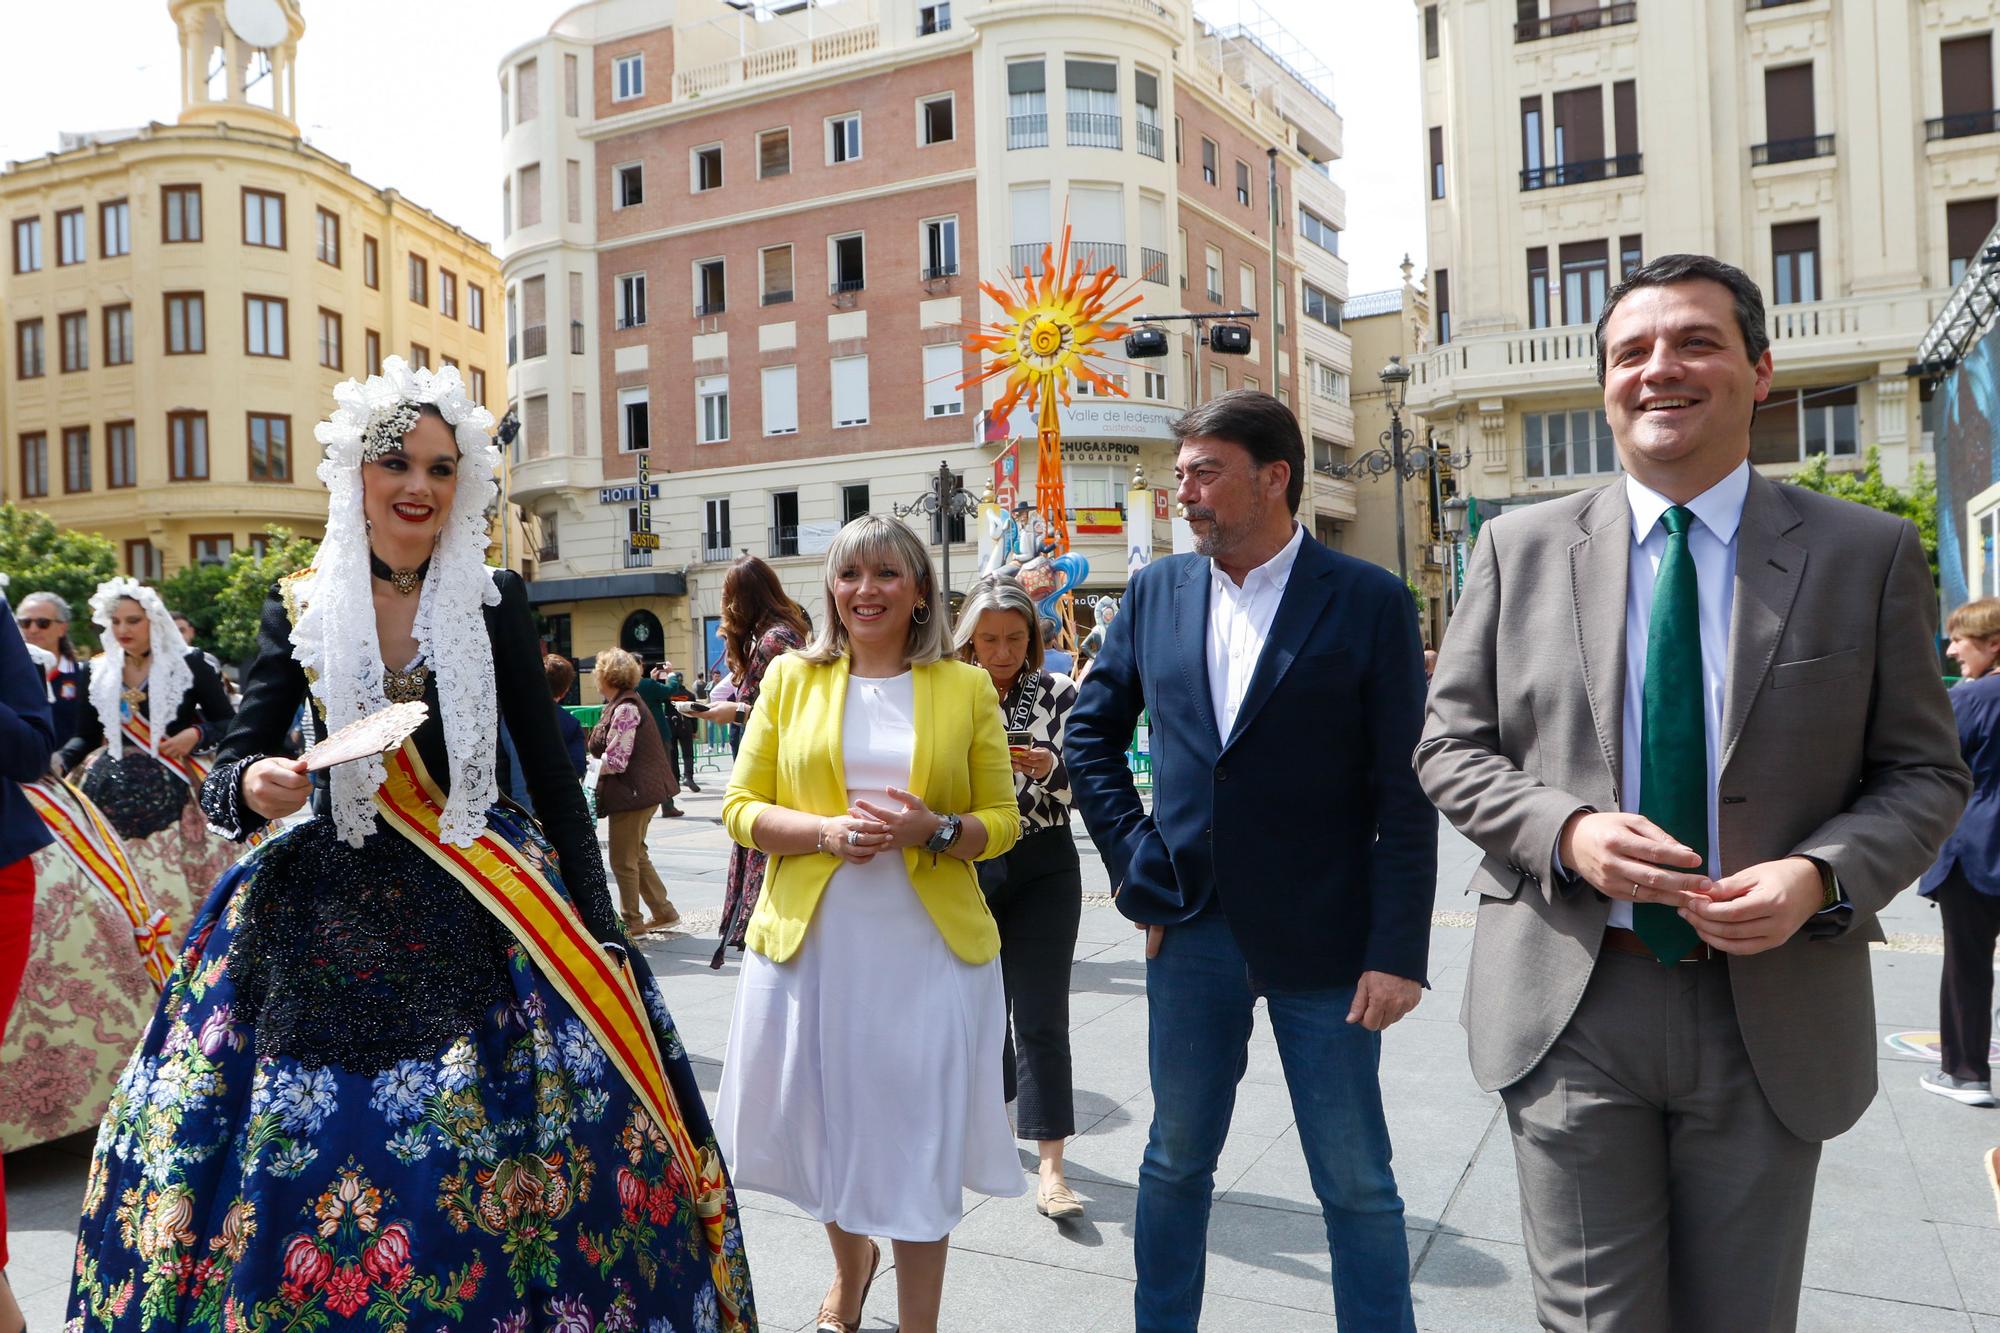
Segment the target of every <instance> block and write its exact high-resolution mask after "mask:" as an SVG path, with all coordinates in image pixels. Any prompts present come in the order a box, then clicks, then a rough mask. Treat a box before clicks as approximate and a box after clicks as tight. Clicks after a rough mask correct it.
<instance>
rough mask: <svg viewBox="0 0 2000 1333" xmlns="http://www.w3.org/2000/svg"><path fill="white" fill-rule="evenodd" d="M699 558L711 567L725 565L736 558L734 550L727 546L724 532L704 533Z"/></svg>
mask: <svg viewBox="0 0 2000 1333" xmlns="http://www.w3.org/2000/svg"><path fill="white" fill-rule="evenodd" d="M701 558H702V559H703V560H705V561H707V562H708V563H709V564H711V565H719V564H725V563H727V562H728V561H731V560H734V559H735V558H736V548H735V547H733V546H731V545H730V544H729V534H728V533H726V532H705V533H703V534H702V538H701Z"/></svg>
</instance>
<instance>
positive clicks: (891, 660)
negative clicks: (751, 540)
mask: <svg viewBox="0 0 2000 1333" xmlns="http://www.w3.org/2000/svg"><path fill="white" fill-rule="evenodd" d="M826 602H827V614H826V616H825V618H824V621H823V623H822V627H821V628H820V629H819V630H818V632H817V633H816V634H815V636H814V638H813V641H812V642H811V643H810V644H809V645H807V646H806V647H805V648H804V649H801V650H800V651H798V652H794V653H790V654H787V655H785V656H783V657H780V658H779V659H778V660H777V661H776V662H774V663H772V664H771V667H770V670H769V671H768V672H767V673H766V674H765V676H764V679H763V685H762V690H761V692H760V693H759V696H758V700H757V706H756V708H755V709H754V710H753V711H752V712H751V714H750V722H749V726H748V728H747V729H746V731H745V734H744V737H743V749H742V752H741V753H740V755H739V756H738V757H737V761H736V769H735V772H734V774H733V775H732V777H731V779H730V784H729V791H728V794H727V795H726V796H725V797H724V798H723V820H724V822H725V823H726V824H727V825H728V827H729V835H730V836H731V837H732V838H734V839H735V840H736V841H737V842H739V843H742V844H745V845H747V846H753V847H756V848H758V849H759V850H761V851H763V852H765V853H766V854H767V855H768V856H769V858H770V861H769V867H768V869H767V870H766V872H765V879H764V886H763V892H762V893H761V894H760V895H759V897H758V899H757V907H756V911H755V912H754V913H753V914H752V916H751V918H750V927H749V931H748V933H747V936H746V940H747V943H748V951H747V952H746V953H745V954H744V959H743V975H742V978H741V980H740V982H739V984H738V986H737V991H736V1012H735V1016H734V1020H733V1021H732V1023H731V1025H730V1032H729V1052H728V1055H727V1056H726V1058H725V1059H724V1062H723V1071H722V1088H721V1092H720V1094H719V1096H718V1105H719V1107H720V1113H719V1118H718V1122H717V1123H718V1132H719V1133H720V1135H721V1138H722V1141H723V1143H724V1144H725V1145H727V1150H728V1151H730V1153H731V1160H732V1162H733V1163H734V1164H735V1170H736V1175H737V1180H738V1181H739V1182H740V1183H741V1184H742V1185H743V1186H745V1187H747V1188H749V1189H754V1190H761V1191H763V1192H764V1193H767V1194H775V1195H778V1196H779V1197H781V1198H784V1199H786V1200H788V1201H790V1202H791V1203H792V1204H793V1205H795V1206H796V1207H798V1208H801V1209H803V1210H804V1211H805V1212H806V1213H807V1214H809V1215H810V1216H812V1217H813V1218H815V1219H817V1220H818V1221H819V1222H821V1223H823V1224H824V1225H825V1227H826V1233H827V1239H828V1241H829V1242H830V1244H831V1245H832V1247H833V1255H834V1263H835V1267H836V1269H837V1274H836V1277H835V1280H834V1283H833V1286H832V1289H831V1290H829V1291H828V1292H827V1294H826V1298H825V1300H824V1302H823V1303H822V1305H821V1307H820V1311H819V1315H818V1328H819V1329H820V1330H821V1333H826V1331H827V1330H832V1333H853V1330H854V1328H855V1326H856V1325H857V1324H858V1323H859V1322H860V1320H861V1316H862V1311H863V1306H864V1304H865V1303H866V1301H867V1298H868V1287H869V1284H870V1282H871V1281H872V1280H873V1278H874V1275H875V1269H876V1267H877V1265H879V1264H880V1262H881V1257H882V1256H881V1250H880V1247H878V1246H877V1245H876V1244H875V1242H874V1241H872V1240H871V1239H869V1238H870V1237H871V1236H887V1237H889V1239H890V1240H891V1241H893V1242H894V1244H895V1250H896V1295H897V1304H898V1307H899V1311H898V1313H899V1316H900V1322H899V1326H900V1327H901V1328H902V1330H903V1333H935V1330H936V1329H937V1321H938V1309H939V1305H940V1303H941V1301H942V1297H943V1290H944V1267H945V1254H946V1246H947V1244H948V1242H949V1239H950V1233H951V1231H952V1229H953V1228H954V1227H955V1226H957V1225H958V1222H959V1219H960V1217H961V1216H962V1213H963V1208H964V1204H963V1194H962V1191H963V1190H965V1189H971V1190H975V1191H977V1192H979V1193H983V1194H989V1195H1006V1196H1011V1195H1017V1194H1020V1193H1023V1192H1024V1189H1025V1182H1024V1181H1023V1180H1022V1176H1021V1168H1020V1164H1019V1160H1018V1159H1017V1157H1016V1156H1015V1151H1014V1145H1013V1135H1012V1133H1011V1132H1010V1130H1009V1128H1008V1125H1007V1110H1006V1103H1005V1100H1004V1098H1003V1095H1002V1092H1001V1086H1000V1081H1001V1080H1000V1064H1001V1044H1002V1038H1003V1034H1004V1031H1005V1027H1006V1013H1005V999H1004V997H1003V988H1002V984H1001V978H1000V964H999V959H998V955H999V952H1000V935H999V931H998V930H997V929H996V928H995V926H994V924H993V915H992V913H991V912H989V911H987V908H986V902H985V900H984V899H983V898H982V897H981V896H980V892H979V881H978V878H977V876H975V875H974V873H973V868H972V863H973V862H974V861H978V860H985V859H988V858H991V857H996V856H1000V855H1003V854H1004V853H1005V852H1006V851H1007V849H1008V848H1009V847H1011V846H1012V845H1013V844H1014V840H1015V838H1016V837H1017V836H1018V835H1019V833H1020V827H1021V814H1020V810H1019V808H1018V807H1017V805H1016V804H1015V800H1014V783H1013V779H1012V774H1011V772H1010V770H1009V767H1008V762H1007V742H1006V737H1005V736H1004V735H1003V734H1002V731H1001V726H1000V709H999V703H998V698H997V696H996V695H995V694H994V691H993V682H992V679H991V678H990V677H989V676H988V675H987V674H986V673H985V672H983V671H981V670H979V669H978V668H977V667H973V666H969V665H967V664H965V663H963V662H956V661H951V660H949V658H948V656H947V654H948V650H949V646H950V635H949V632H948V625H949V617H950V613H949V611H948V610H947V609H946V607H945V605H944V598H943V596H942V594H941V592H940V590H939V588H938V585H937V582H936V580H935V579H934V578H933V577H932V574H931V564H930V556H929V553H928V552H927V551H926V549H925V547H924V544H923V542H922V541H921V540H919V539H918V538H917V536H916V535H915V534H914V533H912V532H911V531H910V529H909V528H907V527H905V526H904V525H903V524H901V523H898V522H896V521H894V520H891V519H885V518H880V517H873V516H870V517H863V518H858V519H855V520H854V521H853V522H852V523H849V524H848V525H847V526H846V527H844V528H842V529H841V530H840V532H839V534H838V535H837V536H836V537H835V538H834V540H833V544H832V546H831V547H830V548H829V549H828V551H827V559H826Z"/></svg>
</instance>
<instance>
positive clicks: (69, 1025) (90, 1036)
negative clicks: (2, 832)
mask: <svg viewBox="0 0 2000 1333" xmlns="http://www.w3.org/2000/svg"><path fill="white" fill-rule="evenodd" d="M34 860H35V918H34V926H33V932H32V935H31V937H30V939H29V943H28V968H27V971H26V972H24V973H23V974H22V976H21V998H20V1000H19V1002H18V1003H16V1004H15V1006H14V1013H13V1017H12V1018H11V1019H9V1021H8V1023H7V1040H6V1043H5V1044H4V1045H0V1152H17V1151H19V1150H20V1149H22V1148H27V1147H31V1146H32V1145H34V1144H37V1143H47V1142H49V1141H50V1140H51V1139H59V1138H61V1137H63V1136H64V1135H65V1134H77V1133H81V1132H82V1131H83V1130H86V1129H89V1128H90V1127H91V1126H92V1125H95V1124H96V1123H97V1122H98V1121H99V1120H100V1119H101V1118H102V1117H103V1115H104V1106H105V1103H106V1102H108V1101H109V1100H110V1099H111V1089H112V1085H113V1084H115V1083H116V1082H117V1080H118V1074H119V1071H121V1070H123V1069H124V1068H125V1062H126V1061H127V1060H129V1059H131V1057H132V1048H133V1047H134V1046H137V1045H138V1044H139V1036H140V1034H141V1033H143V1032H144V1031H145V1030H146V1020H147V1019H149V1018H151V1017H152V1014H153V1005H154V1002H155V1001H156V1000H158V998H159V991H158V990H157V989H156V988H155V987H154V985H153V980H152V978H151V977H150V976H148V975H147V973H146V965H145V962H144V961H143V959H142V958H141V956H140V953H139V949H138V946H137V945H136V943H135V942H134V939H133V934H132V921H131V918H130V916H128V915H127V913H126V910H125V909H124V908H123V907H121V906H120V905H119V904H118V903H117V902H116V901H115V900H114V899H113V898H112V897H111V895H110V893H108V892H107V891H106V890H105V889H103V888H101V887H100V886H99V885H98V884H97V883H96V882H94V881H93V880H91V879H90V878H89V877H87V876H86V875H85V874H84V872H83V870H82V869H81V868H80V867H79V866H78V865H77V863H76V862H75V861H74V860H72V859H71V857H70V855H69V854H68V853H67V852H65V851H64V850H63V849H62V848H61V847H57V846H49V847H44V848H42V850H40V851H39V852H36V853H35V858H34Z"/></svg>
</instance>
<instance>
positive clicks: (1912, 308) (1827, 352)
mask: <svg viewBox="0 0 2000 1333" xmlns="http://www.w3.org/2000/svg"><path fill="white" fill-rule="evenodd" d="M1946 295H1947V293H1945V292H1942V291H1936V292H1895V293H1888V294H1883V295H1873V296H1862V297H1850V298H1846V299H1843V300H1837V301H1806V302H1799V303H1795V304H1791V305H1776V306H1771V307H1769V308H1768V309H1767V310H1766V312H1765V329H1766V332H1767V333H1768V334H1769V336H1770V339H1771V350H1772V354H1773V355H1774V356H1776V357H1777V358H1778V362H1779V364H1780V365H1783V366H1785V367H1786V368H1787V369H1788V370H1792V371H1808V370H1816V369H1832V368H1835V367H1841V366H1850V367H1851V366H1852V365H1854V364H1856V363H1866V362H1874V361H1891V360H1897V359H1898V358H1901V359H1902V360H1908V359H1909V349H1910V348H1911V347H1913V346H1915V345H1916V344H1915V340H1916V339H1918V338H1921V337H1922V336H1923V331H1924V330H1925V329H1927V328H1929V327H1930V325H1931V322H1932V320H1934V319H1935V318H1936V317H1937V313H1938V311H1939V310H1940V309H1942V308H1943V305H1944V300H1945V296H1946ZM1410 368H1411V371H1412V376H1411V379H1410V389H1409V395H1410V405H1411V407H1412V408H1413V409H1416V410H1421V411H1431V410H1436V409H1437V408H1438V407H1440V406H1442V405H1446V404H1450V403H1454V402H1457V403H1467V402H1472V401H1475V400H1477V399H1480V398H1492V397H1507V398H1519V397H1522V396H1524V395H1549V394H1565V393H1578V392H1592V391H1595V389H1596V383H1597V369H1596V368H1597V342H1596V338H1595V336H1594V330H1593V328H1592V326H1591V325H1589V324H1567V325H1563V326H1561V327H1558V328H1548V329H1522V330H1515V331H1511V332H1500V333H1479V334H1472V335H1470V336H1461V337H1458V338H1454V339H1453V340H1452V341H1450V342H1447V343H1445V344H1443V345H1442V346H1439V347H1436V348H1434V349H1432V350H1431V351H1430V352H1428V353H1425V354H1424V355H1422V356H1418V357H1415V358H1413V359H1412V360H1411V362H1410Z"/></svg>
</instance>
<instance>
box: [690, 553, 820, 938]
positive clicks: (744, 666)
mask: <svg viewBox="0 0 2000 1333" xmlns="http://www.w3.org/2000/svg"><path fill="white" fill-rule="evenodd" d="M805 641H806V616H805V612H803V611H801V610H800V609H799V604H798V603H797V602H795V601H793V600H792V598H791V595H790V594H789V593H787V592H786V591H785V585H784V584H783V583H782V582H780V581H779V579H778V571H777V570H775V569H773V568H771V567H770V566H769V565H767V564H765V563H764V562H763V561H762V560H759V559H758V558H757V557H756V556H754V555H745V556H739V557H737V560H736V563H735V564H733V565H731V566H730V567H729V572H728V573H727V574H725V575H723V576H722V648H723V657H724V660H725V661H727V662H728V664H729V672H730V678H731V679H732V680H733V681H735V682H736V687H735V697H734V698H732V699H727V700H723V701H721V702H718V703H716V704H714V705H712V706H710V707H708V708H706V709H695V710H694V716H696V717H702V718H707V719H708V720H709V721H711V722H723V723H728V724H730V725H731V726H733V727H738V728H740V727H742V726H743V725H744V724H745V723H746V722H747V721H748V720H749V718H750V714H751V711H752V710H753V709H754V708H755V707H756V706H757V696H758V694H759V693H760V692H761V691H762V689H763V686H764V673H765V672H766V671H767V670H769V669H770V666H771V663H772V662H774V661H776V660H777V659H778V658H780V657H782V656H784V655H785V654H786V653H788V652H791V651H792V650H793V649H795V648H799V647H802V646H804V644H805ZM763 883H764V853H762V852H760V851H758V850H757V849H756V848H755V847H749V846H745V845H744V844H743V843H741V842H739V843H737V844H736V846H734V847H732V848H730V850H729V875H728V879H727V880H726V881H725V883H724V886H723V895H722V928H721V931H720V934H721V936H722V938H721V939H720V940H719V941H717V943H716V946H715V956H714V957H713V958H711V959H709V960H708V965H709V966H710V967H721V966H722V959H723V955H724V953H725V952H726V951H728V950H729V949H732V948H733V949H735V950H736V951H737V952H738V953H741V952H742V951H743V932H744V929H745V927H747V926H748V925H749V924H750V917H751V915H752V914H753V913H754V912H756V910H757V893H758V890H759V889H760V888H761V887H762V886H763Z"/></svg>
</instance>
